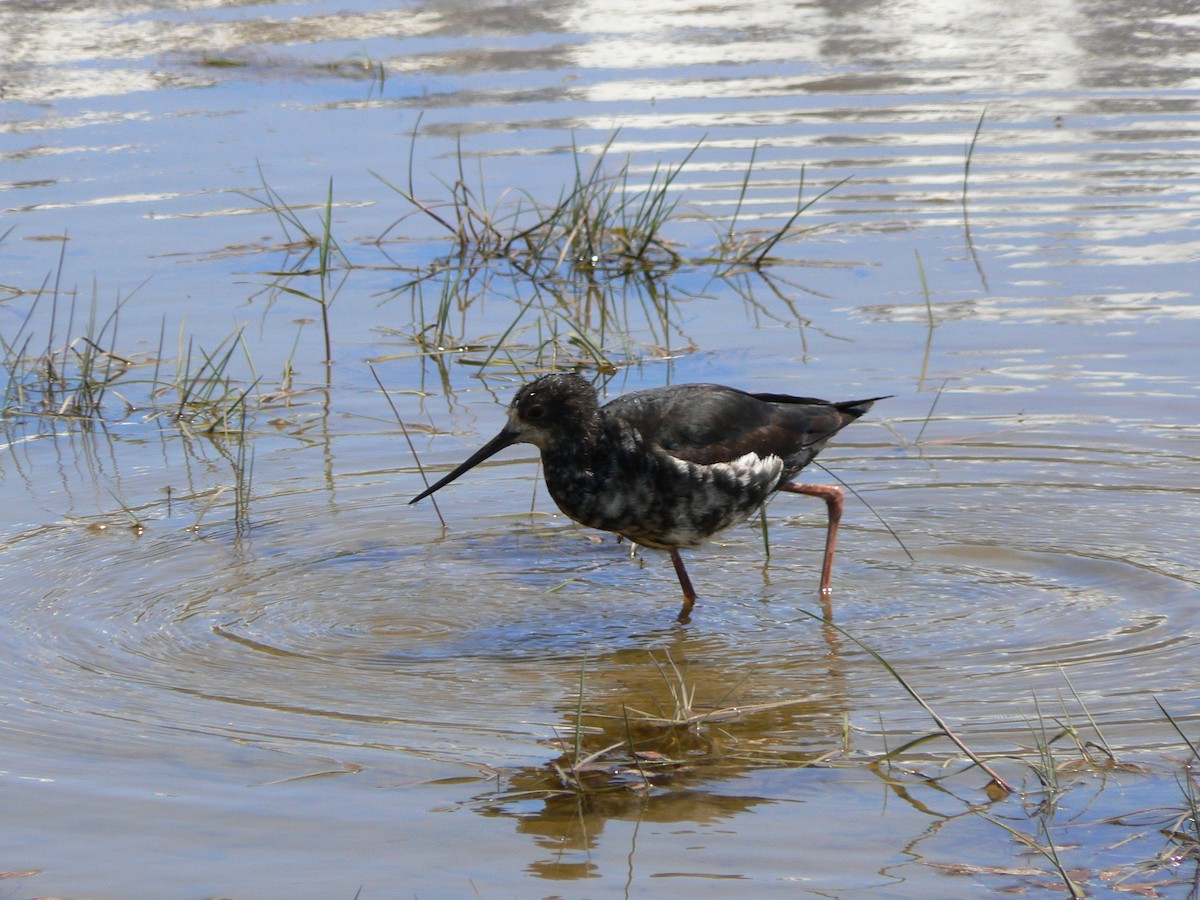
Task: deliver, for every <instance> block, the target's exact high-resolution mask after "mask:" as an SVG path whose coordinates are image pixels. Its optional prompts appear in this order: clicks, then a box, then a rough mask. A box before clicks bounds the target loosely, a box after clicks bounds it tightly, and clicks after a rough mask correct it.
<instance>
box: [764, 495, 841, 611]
mask: <svg viewBox="0 0 1200 900" xmlns="http://www.w3.org/2000/svg"><path fill="white" fill-rule="evenodd" d="M779 490H781V491H790V492H791V493H793V494H807V495H808V496H810V497H820V498H821V499H822V500H824V501H825V508H826V509H828V510H829V527H828V529H827V530H826V532H825V562H824V563H823V564H822V566H821V596H822V597H828V596H829V595H830V594H831V593H833V589H832V588H831V587H830V586H829V581H830V579H831V578H832V577H833V548H834V547H835V546H836V545H837V530H838V523H839V522H841V521H842V507H843V506H844V505H845V503H844V497H845V494H843V493H842V489H841V488H840V487H837V486H836V485H831V484H801V483H800V482H798V481H789V482H788V483H787V484H781V485H780V486H779Z"/></svg>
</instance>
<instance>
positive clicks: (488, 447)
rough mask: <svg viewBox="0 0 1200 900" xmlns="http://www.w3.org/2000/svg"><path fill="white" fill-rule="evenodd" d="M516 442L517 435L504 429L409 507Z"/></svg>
mask: <svg viewBox="0 0 1200 900" xmlns="http://www.w3.org/2000/svg"><path fill="white" fill-rule="evenodd" d="M516 442H517V435H516V433H515V432H512V431H509V430H508V429H507V428H506V429H504V430H503V431H501V432H500V433H499V434H498V435H496V436H495V437H494V438H492V439H491V440H490V441H488V442H487V443H486V444H484V445H483V446H482V447H480V448H479V449H478V450H476V451H475V452H474V453H472V454H471V458H470V459H468V460H467V461H466V462H464V463H463V464H462V465H461V466H459V467H458V468H456V469H454V471H452V472H451V473H450V474H449V475H447V476H446V477H445V478H443V479H442V480H441V481H439V482H438V483H437V484H435V485H434V486H433V487H430V488H426V489H425V490H423V491H421V493H419V494H417V496H415V497H413V498H412V499H411V500H409V501H408V505H409V506H412V504H414V503H416V502H417V501H419V500H424V499H425V498H426V497H428V496H429V495H430V494H432V493H433V492H434V491H436V490H439V489H441V488H444V487H445V486H446V485H448V484H449V483H450V482H452V481H453V480H454V479H455V478H457V477H458V476H459V475H461V474H463V473H464V472H466V471H467V470H468V469H473V468H475V467H476V466H477V465H479V464H480V463H481V462H483V461H484V460H485V459H487V458H488V457H490V456H495V455H496V454H497V453H499V452H500V451H501V450H503V449H504V448H505V447H511V446H512V445H513V444H515V443H516Z"/></svg>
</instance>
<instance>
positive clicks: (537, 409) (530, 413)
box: [525, 403, 546, 422]
mask: <svg viewBox="0 0 1200 900" xmlns="http://www.w3.org/2000/svg"><path fill="white" fill-rule="evenodd" d="M545 414H546V407H544V406H542V405H541V404H540V403H535V404H534V405H533V406H531V407H529V409H527V410H525V418H526V419H527V420H528V421H530V422H536V421H537V420H538V419H540V418H541V417H542V416H544V415H545Z"/></svg>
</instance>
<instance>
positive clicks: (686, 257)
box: [375, 122, 844, 371]
mask: <svg viewBox="0 0 1200 900" xmlns="http://www.w3.org/2000/svg"><path fill="white" fill-rule="evenodd" d="M418 129H419V122H418V126H417V129H414V132H413V141H414V144H415V141H416V136H417V132H418ZM617 137H618V134H617V133H613V134H612V135H611V136H610V137H609V138H608V140H607V141H606V142H605V143H604V144H603V145H602V146H601V147H599V148H598V149H597V150H596V151H595V152H594V153H593V154H591V155H590V157H589V156H588V155H585V154H584V153H583V151H581V150H580V148H579V147H578V146H576V145H575V144H574V143H572V153H573V166H572V169H571V171H572V172H573V178H572V180H571V181H570V182H569V183H568V184H567V185H565V186H564V187H563V188H562V189H561V190H560V191H559V192H558V196H557V198H556V199H554V200H552V201H546V200H543V199H540V198H539V197H536V196H534V195H533V194H531V193H530V192H528V191H523V190H511V191H506V192H504V193H503V194H502V195H501V196H500V197H499V198H497V199H496V200H495V201H490V200H489V198H488V197H487V195H486V191H485V189H484V185H485V183H486V179H485V177H484V175H483V173H482V171H480V172H479V173H478V174H476V175H471V176H468V172H467V168H468V167H467V165H466V163H465V160H464V158H463V154H462V151H461V148H460V149H459V153H458V156H457V166H456V170H455V177H454V178H453V179H441V180H440V182H439V183H440V185H441V187H442V189H443V190H444V192H445V195H444V196H443V197H442V198H441V199H437V200H429V199H424V198H422V197H420V196H418V194H417V191H416V189H415V187H414V184H413V174H412V162H411V160H412V156H413V153H414V151H413V150H412V149H410V162H409V168H408V181H407V184H404V185H402V184H397V183H396V182H395V181H393V180H389V179H387V178H385V177H384V176H382V175H379V174H378V173H375V175H376V177H377V178H378V179H379V180H380V181H381V183H383V184H384V185H386V186H387V187H388V188H389V189H390V190H392V191H393V192H394V193H395V194H396V195H397V196H399V197H400V198H401V199H402V200H403V201H404V203H405V204H406V205H407V206H408V207H410V209H409V211H408V212H406V213H405V214H404V215H403V216H401V217H400V218H399V219H398V220H396V221H395V222H394V223H393V224H392V225H391V226H389V227H388V228H387V229H386V230H385V231H384V233H383V234H382V235H381V236H380V237H379V238H378V240H377V242H376V243H377V245H379V246H380V247H381V249H382V248H384V247H385V245H386V244H388V243H390V242H392V241H394V240H396V239H397V238H395V237H394V233H396V232H398V230H399V228H400V226H401V225H402V224H405V223H408V222H409V221H410V219H411V218H412V217H413V216H416V217H419V218H421V219H424V220H425V221H426V222H428V223H429V224H431V225H432V226H433V231H434V233H435V234H438V233H440V234H444V235H445V236H446V237H447V238H448V239H449V241H450V246H449V249H448V252H446V253H445V254H443V255H441V256H439V257H437V258H436V259H434V260H433V261H431V262H429V263H425V264H420V265H408V266H406V265H402V264H399V263H396V265H395V268H396V269H397V270H398V271H401V272H403V274H404V276H405V277H404V279H403V280H402V281H401V282H400V283H399V284H397V285H396V286H395V287H393V288H392V289H391V290H390V291H389V292H388V293H387V294H386V295H385V296H386V299H392V300H395V299H399V298H407V299H408V302H409V308H410V311H411V315H410V319H411V323H412V324H411V326H410V327H409V328H408V329H401V330H398V331H397V332H396V333H397V334H399V335H401V336H402V337H404V338H405V339H407V340H408V341H410V342H411V343H412V344H413V345H414V347H415V349H416V352H417V353H419V354H423V355H428V356H441V355H445V354H456V355H459V356H460V358H461V360H462V361H463V362H465V363H468V364H471V365H475V366H479V367H480V368H481V369H482V368H487V367H490V366H493V365H496V364H499V363H506V364H507V363H516V364H519V365H520V366H522V367H524V368H526V369H532V370H543V369H547V368H552V367H557V368H563V367H571V366H589V367H595V368H599V369H601V370H605V371H612V370H614V369H615V368H616V367H617V366H619V365H623V364H627V363H629V362H634V361H637V360H640V359H645V358H647V357H662V356H666V355H670V354H671V353H672V352H677V350H678V349H679V348H681V347H690V346H691V342H690V340H689V339H688V338H687V336H686V335H685V334H684V333H683V332H682V330H681V329H680V327H679V324H678V315H677V314H676V313H675V310H674V307H675V306H676V305H677V304H678V303H679V302H682V301H689V300H693V299H695V296H694V295H693V294H692V293H690V292H688V291H686V290H685V289H684V288H683V287H682V286H681V284H682V276H683V275H685V274H686V275H688V276H694V275H695V274H696V273H698V272H699V273H704V277H706V278H709V279H712V278H718V279H744V278H746V277H747V275H748V274H755V273H757V274H758V275H759V276H760V277H762V278H764V279H766V278H767V275H766V270H767V269H769V268H770V267H771V266H773V265H776V264H778V263H780V262H782V261H783V260H781V259H779V258H777V257H774V256H772V253H773V252H774V250H775V249H776V247H777V246H778V245H779V244H780V243H781V242H782V241H784V240H785V239H790V238H794V237H796V236H799V235H801V234H803V232H804V229H801V228H798V227H797V221H798V220H799V219H800V217H801V215H802V214H803V213H804V212H806V211H807V210H808V209H810V208H811V207H812V206H813V204H815V203H816V202H818V201H819V200H820V199H821V198H823V197H824V196H826V195H827V194H829V193H830V192H831V191H833V190H836V188H837V187H839V186H840V185H841V184H842V183H844V182H838V183H836V184H834V185H832V186H831V187H828V188H827V189H825V190H824V191H822V192H820V193H819V194H817V195H816V196H814V197H812V198H811V199H805V198H804V190H805V185H804V175H803V172H802V174H801V181H800V185H799V196H800V199H799V200H798V202H797V206H796V209H795V210H794V212H793V213H792V214H791V216H790V217H789V218H788V219H787V220H786V221H785V222H784V223H783V224H782V226H781V227H778V228H775V229H772V230H770V231H768V232H765V233H753V234H741V233H740V232H739V231H738V221H737V220H738V216H739V215H740V212H741V210H742V207H743V205H744V203H745V200H746V195H747V192H748V190H749V187H750V184H751V180H752V173H753V167H754V160H755V157H756V155H757V147H755V148H754V150H752V152H751V159H750V163H749V165H748V166H747V169H746V172H745V174H744V176H743V178H742V180H741V188H740V192H739V197H738V201H737V210H736V211H735V214H734V218H733V221H732V222H731V223H729V225H728V226H725V227H721V228H718V229H717V234H716V238H717V240H716V243H715V245H714V246H713V247H710V248H704V249H701V250H699V251H696V250H692V249H690V248H687V247H685V246H682V245H680V244H679V243H677V242H676V241H674V240H673V239H672V238H671V237H670V232H671V230H672V226H674V225H675V224H676V223H677V222H678V221H679V220H680V219H682V218H683V213H682V212H681V203H682V199H683V193H682V190H681V185H680V176H681V174H682V173H683V172H684V170H685V168H686V167H687V166H688V165H689V163H690V162H691V161H692V159H693V157H694V156H695V155H696V154H697V153H698V152H699V151H700V149H701V147H702V146H703V141H699V142H697V143H696V144H695V145H693V146H692V147H691V148H690V149H688V150H687V151H686V152H685V153H684V155H683V156H682V158H681V159H680V160H679V161H678V162H675V163H663V162H658V163H656V164H655V165H654V166H653V168H652V169H651V170H650V171H649V172H647V173H641V172H638V171H637V170H635V169H634V167H633V164H632V162H631V160H629V159H625V160H623V161H622V160H613V159H612V150H613V146H614V144H615V142H616V139H617ZM691 215H692V217H693V218H694V216H695V214H694V213H693V214H691ZM772 291H773V292H779V287H778V286H777V285H772ZM745 295H746V296H750V295H751V292H750V291H745ZM489 297H491V298H498V299H503V300H505V301H508V302H510V303H511V307H510V308H511V309H512V314H511V317H510V318H509V319H508V324H507V326H506V327H501V328H500V329H499V331H498V332H496V333H492V334H488V333H486V332H481V329H480V327H479V326H478V325H475V324H473V322H474V321H475V320H476V319H477V318H478V316H475V315H472V311H473V310H477V309H481V308H482V306H483V303H484V300H485V299H486V298H489ZM785 305H787V306H789V307H790V309H789V317H790V318H791V319H792V320H793V321H794V320H795V318H796V315H795V309H794V307H791V306H790V302H788V301H786V300H785ZM642 334H644V335H646V337H645V338H641V339H636V338H635V337H634V336H635V335H642Z"/></svg>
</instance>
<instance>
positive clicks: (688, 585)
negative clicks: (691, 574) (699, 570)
mask: <svg viewBox="0 0 1200 900" xmlns="http://www.w3.org/2000/svg"><path fill="white" fill-rule="evenodd" d="M671 563H672V564H673V565H674V566H675V574H676V575H678V576H679V586H680V587H681V588H683V609H681V610H679V621H680V622H686V621H687V618H688V614H689V613H691V611H692V607H693V606H694V605H695V604H696V589H695V588H693V587H692V579H690V578H688V573H687V569H685V568H684V567H683V557H682V556H680V555H679V551H678V550H677V549H674V548H672V549H671Z"/></svg>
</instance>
